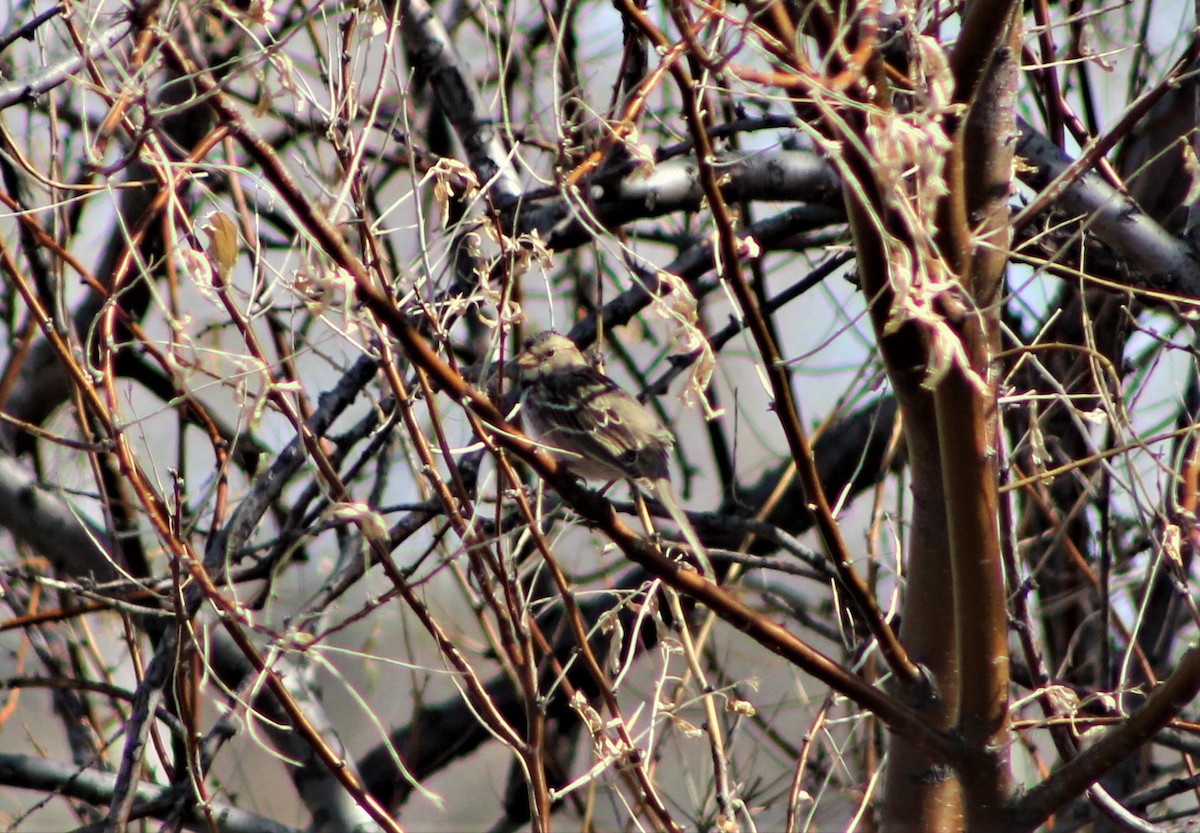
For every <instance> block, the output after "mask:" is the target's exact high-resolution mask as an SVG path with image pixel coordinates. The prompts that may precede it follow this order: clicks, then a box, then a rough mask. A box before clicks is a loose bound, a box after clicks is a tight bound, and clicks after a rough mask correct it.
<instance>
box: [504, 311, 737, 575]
mask: <svg viewBox="0 0 1200 833" xmlns="http://www.w3.org/2000/svg"><path fill="white" fill-rule="evenodd" d="M517 366H518V367H519V368H520V371H521V382H520V386H521V412H522V414H523V417H524V420H525V429H526V432H527V433H528V434H530V436H532V437H534V438H535V439H537V440H538V441H539V442H541V443H543V444H544V445H545V446H546V448H547V450H548V451H550V453H552V454H553V455H554V456H555V457H557V458H558V460H559V461H560V462H561V463H562V464H563V465H565V466H566V467H567V468H569V469H570V470H571V471H573V472H574V473H576V474H577V475H579V476H580V477H583V478H587V479H591V480H606V481H613V480H621V479H626V480H632V481H635V482H636V483H638V484H640V485H642V486H644V487H646V488H648V489H650V490H652V491H653V492H654V493H656V495H657V497H658V499H659V500H660V501H661V502H662V504H663V506H665V507H666V509H667V511H668V512H669V513H670V515H671V517H672V518H673V519H674V520H675V522H676V523H677V524H679V527H680V530H681V531H682V532H683V535H684V537H685V538H686V539H687V541H688V544H689V545H690V546H691V547H692V549H693V550H695V552H696V555H697V558H698V559H699V560H700V562H701V564H702V565H703V566H704V569H705V571H706V572H707V574H708V575H709V576H713V575H714V573H713V572H712V568H711V566H709V564H708V556H707V554H706V553H705V550H704V546H703V545H702V544H701V543H700V540H699V538H698V536H697V535H696V532H695V530H694V529H693V528H692V525H691V522H690V521H688V519H687V516H686V515H685V514H684V513H683V511H682V510H681V509H680V508H679V503H678V501H677V500H676V498H675V493H674V490H673V489H672V488H671V482H670V479H669V475H670V468H669V465H668V455H669V453H670V450H671V447H672V446H673V445H674V443H675V438H674V436H672V434H671V432H670V431H668V430H667V429H666V428H665V427H664V426H663V425H662V423H660V422H659V421H658V420H657V419H656V418H655V417H654V415H653V414H651V413H650V412H649V411H648V410H646V408H644V407H643V406H642V404H641V403H640V402H638V401H637V399H635V398H634V397H633V396H630V395H629V394H628V393H627V392H626V391H624V390H623V389H622V388H621V387H620V386H619V385H618V384H617V383H616V382H614V381H613V380H612V379H610V378H608V377H607V376H605V375H604V374H603V373H601V372H600V371H598V370H596V369H595V368H594V367H592V366H591V365H590V364H589V363H588V361H587V359H585V358H584V356H583V354H582V353H581V352H580V351H579V348H578V347H576V346H575V344H574V342H572V341H571V340H570V339H568V338H566V337H565V336H562V335H560V334H558V333H556V332H553V331H552V330H547V331H546V332H543V333H539V334H538V335H536V336H533V337H531V338H529V339H527V340H526V341H525V343H524V345H523V349H522V351H521V354H520V355H519V356H518V357H517Z"/></svg>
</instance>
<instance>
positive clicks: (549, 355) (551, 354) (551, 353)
mask: <svg viewBox="0 0 1200 833" xmlns="http://www.w3.org/2000/svg"><path fill="white" fill-rule="evenodd" d="M546 358H548V359H552V358H554V348H553V347H551V348H550V349H549V350H547V351H546Z"/></svg>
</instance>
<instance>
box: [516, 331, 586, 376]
mask: <svg viewBox="0 0 1200 833" xmlns="http://www.w3.org/2000/svg"><path fill="white" fill-rule="evenodd" d="M580 366H583V367H586V366H588V363H587V359H585V358H584V357H583V353H581V352H579V348H578V347H576V346H575V342H573V341H571V339H569V338H567V337H566V336H564V335H560V334H559V333H556V332H554V331H553V330H546V331H545V332H542V333H538V334H537V335H535V336H530V337H529V338H527V339H525V343H524V344H522V345H521V353H520V355H519V356H517V367H519V368H520V370H521V376H522V377H523V378H526V379H529V378H536V377H538V376H543V375H545V374H547V373H553V372H554V371H556V370H563V369H565V368H569V367H580Z"/></svg>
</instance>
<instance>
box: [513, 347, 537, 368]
mask: <svg viewBox="0 0 1200 833" xmlns="http://www.w3.org/2000/svg"><path fill="white" fill-rule="evenodd" d="M513 361H515V362H516V364H517V367H519V368H520V369H521V370H532V369H533V368H535V367H537V363H538V360H537V356H535V355H533V353H530V352H529V351H525V352H523V353H521V354H520V355H519V356H517V357H516V358H515V359H514V360H513Z"/></svg>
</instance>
